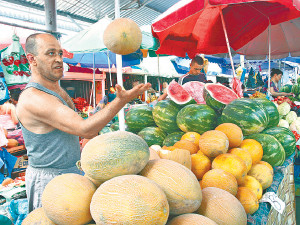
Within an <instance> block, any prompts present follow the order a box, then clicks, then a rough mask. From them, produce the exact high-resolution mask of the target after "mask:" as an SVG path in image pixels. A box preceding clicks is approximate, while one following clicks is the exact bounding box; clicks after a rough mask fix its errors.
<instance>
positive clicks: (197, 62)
mask: <svg viewBox="0 0 300 225" xmlns="http://www.w3.org/2000/svg"><path fill="white" fill-rule="evenodd" d="M203 63H204V62H203V57H201V56H200V55H196V56H195V57H194V58H193V59H192V62H191V64H190V70H189V72H188V73H187V74H185V75H183V76H181V77H180V78H179V81H178V83H179V84H180V85H183V84H185V83H187V82H190V81H200V82H206V77H205V74H204V73H203V72H201V70H202V69H203V66H204V65H203Z"/></svg>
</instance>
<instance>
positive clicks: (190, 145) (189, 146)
mask: <svg viewBox="0 0 300 225" xmlns="http://www.w3.org/2000/svg"><path fill="white" fill-rule="evenodd" d="M174 147H175V148H180V149H186V150H188V151H190V153H191V154H195V153H197V152H198V151H199V147H198V145H196V144H195V143H194V142H191V141H188V140H180V141H177V142H176V143H175V144H174Z"/></svg>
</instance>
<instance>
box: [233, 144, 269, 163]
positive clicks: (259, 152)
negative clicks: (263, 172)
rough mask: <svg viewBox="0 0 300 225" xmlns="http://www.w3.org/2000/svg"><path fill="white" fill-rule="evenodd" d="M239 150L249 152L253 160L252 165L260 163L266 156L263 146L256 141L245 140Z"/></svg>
mask: <svg viewBox="0 0 300 225" xmlns="http://www.w3.org/2000/svg"><path fill="white" fill-rule="evenodd" d="M239 148H242V149H245V150H247V151H248V152H249V153H250V155H251V158H252V165H253V164H256V163H258V162H259V161H260V160H261V159H262V157H263V154H264V151H263V148H262V145H261V144H260V143H259V142H258V141H256V140H254V139H245V140H243V141H242V143H241V144H240V146H239Z"/></svg>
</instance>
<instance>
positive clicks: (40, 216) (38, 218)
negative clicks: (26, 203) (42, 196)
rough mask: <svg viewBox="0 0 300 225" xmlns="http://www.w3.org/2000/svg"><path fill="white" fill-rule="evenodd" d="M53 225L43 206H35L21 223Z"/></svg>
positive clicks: (27, 224)
mask: <svg viewBox="0 0 300 225" xmlns="http://www.w3.org/2000/svg"><path fill="white" fill-rule="evenodd" d="M33 224H39V225H55V223H53V222H52V221H51V220H50V219H49V218H48V217H47V216H46V214H45V212H44V209H43V208H37V209H35V210H33V211H32V212H31V213H29V214H28V215H27V217H26V218H25V219H24V220H23V222H22V225H33Z"/></svg>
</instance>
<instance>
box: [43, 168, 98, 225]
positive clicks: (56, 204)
mask: <svg viewBox="0 0 300 225" xmlns="http://www.w3.org/2000/svg"><path fill="white" fill-rule="evenodd" d="M95 191H96V186H95V185H94V184H93V183H92V182H91V181H90V180H89V179H88V178H86V177H84V176H81V175H79V174H73V173H67V174H62V175H59V176H57V177H55V178H53V179H52V180H51V181H50V182H49V183H48V184H47V185H46V187H45V190H44V192H43V194H42V205H43V208H44V211H45V214H46V216H47V217H48V218H49V219H50V220H52V221H53V222H54V223H55V224H60V225H70V224H78V225H79V224H86V223H88V222H89V221H91V220H92V217H91V214H90V203H91V200H92V196H93V194H94V193H95Z"/></svg>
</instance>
